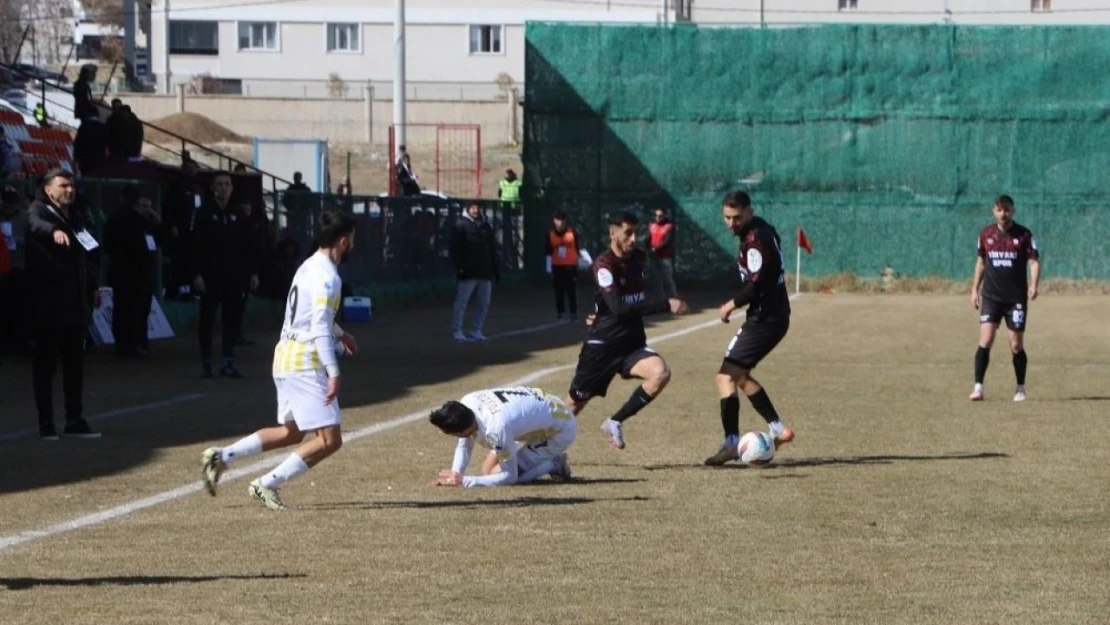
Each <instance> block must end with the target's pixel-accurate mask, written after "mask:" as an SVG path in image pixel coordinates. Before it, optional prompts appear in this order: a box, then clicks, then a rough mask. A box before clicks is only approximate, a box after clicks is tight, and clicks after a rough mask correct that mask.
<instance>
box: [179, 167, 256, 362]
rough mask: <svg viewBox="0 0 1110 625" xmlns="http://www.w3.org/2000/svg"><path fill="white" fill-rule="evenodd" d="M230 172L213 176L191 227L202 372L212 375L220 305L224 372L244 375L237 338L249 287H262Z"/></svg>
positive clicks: (248, 229) (244, 218)
mask: <svg viewBox="0 0 1110 625" xmlns="http://www.w3.org/2000/svg"><path fill="white" fill-rule="evenodd" d="M234 190H235V189H234V187H233V185H232V182H231V174H228V173H227V172H220V173H218V174H216V176H215V177H214V178H213V179H212V194H211V196H210V197H209V198H208V199H207V200H206V201H205V203H204V204H203V205H202V206H201V208H200V210H199V211H197V213H196V217H195V219H194V225H193V231H192V234H191V236H192V253H191V254H190V258H191V260H192V267H193V276H194V278H193V288H194V289H195V290H196V291H197V292H198V293H200V294H201V295H200V359H201V368H202V370H203V377H205V378H210V377H212V331H213V329H214V328H215V325H216V309H217V308H219V309H220V310H221V316H220V324H221V326H222V331H223V361H222V362H221V364H220V375H221V376H223V377H227V378H241V377H243V374H241V373H239V370H238V369H236V368H235V363H234V358H235V342H236V339H237V338H238V337H239V331H240V326H241V325H242V322H243V301H244V296H245V294H246V291H247V289H248V288H249V289H250V290H251V291H254V290H256V289H257V288H258V267H257V265H256V263H257V258H255V257H254V255H253V254H251V250H252V249H254V246H253V244H252V238H251V237H252V235H251V230H250V226H249V224H248V222H247V217H246V215H244V214H243V213H242V211H241V210H240V209H239V207H238V206H235V205H234V204H233V203H232V202H231V196H232V193H233V192H234Z"/></svg>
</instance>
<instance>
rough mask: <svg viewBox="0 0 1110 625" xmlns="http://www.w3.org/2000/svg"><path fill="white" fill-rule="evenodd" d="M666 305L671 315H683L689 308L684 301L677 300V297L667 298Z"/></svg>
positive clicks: (687, 312)
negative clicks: (669, 308)
mask: <svg viewBox="0 0 1110 625" xmlns="http://www.w3.org/2000/svg"><path fill="white" fill-rule="evenodd" d="M667 304H668V305H670V307H671V314H672V315H685V314H689V312H690V306H689V305H688V304H687V303H686V302H685V300H681V299H678V298H677V297H671V298H668V299H667Z"/></svg>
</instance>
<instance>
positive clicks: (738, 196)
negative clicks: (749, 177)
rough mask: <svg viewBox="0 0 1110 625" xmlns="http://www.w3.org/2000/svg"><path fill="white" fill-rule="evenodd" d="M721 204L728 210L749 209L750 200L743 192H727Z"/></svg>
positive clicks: (750, 205)
mask: <svg viewBox="0 0 1110 625" xmlns="http://www.w3.org/2000/svg"><path fill="white" fill-rule="evenodd" d="M722 204H724V205H725V206H727V207H729V208H751V207H752V198H751V197H749V196H748V194H747V193H744V192H743V191H729V192H728V194H727V195H725V200H724V202H722Z"/></svg>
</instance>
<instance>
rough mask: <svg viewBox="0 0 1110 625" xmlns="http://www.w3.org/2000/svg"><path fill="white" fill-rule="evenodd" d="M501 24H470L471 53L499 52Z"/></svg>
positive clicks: (500, 50) (500, 48)
mask: <svg viewBox="0 0 1110 625" xmlns="http://www.w3.org/2000/svg"><path fill="white" fill-rule="evenodd" d="M501 52H502V47H501V26H471V27H470V53H471V54H501Z"/></svg>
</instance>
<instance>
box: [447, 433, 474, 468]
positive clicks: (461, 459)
mask: <svg viewBox="0 0 1110 625" xmlns="http://www.w3.org/2000/svg"><path fill="white" fill-rule="evenodd" d="M472 453H474V437H473V436H467V437H466V438H460V439H459V444H458V445H456V446H455V459H454V460H453V461H452V462H451V470H452V471H453V472H455V473H458V474H460V475H462V474H463V472H465V471H466V467H467V465H469V464H470V454H472Z"/></svg>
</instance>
